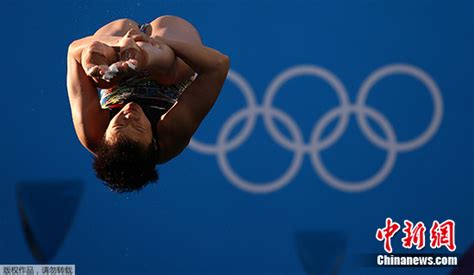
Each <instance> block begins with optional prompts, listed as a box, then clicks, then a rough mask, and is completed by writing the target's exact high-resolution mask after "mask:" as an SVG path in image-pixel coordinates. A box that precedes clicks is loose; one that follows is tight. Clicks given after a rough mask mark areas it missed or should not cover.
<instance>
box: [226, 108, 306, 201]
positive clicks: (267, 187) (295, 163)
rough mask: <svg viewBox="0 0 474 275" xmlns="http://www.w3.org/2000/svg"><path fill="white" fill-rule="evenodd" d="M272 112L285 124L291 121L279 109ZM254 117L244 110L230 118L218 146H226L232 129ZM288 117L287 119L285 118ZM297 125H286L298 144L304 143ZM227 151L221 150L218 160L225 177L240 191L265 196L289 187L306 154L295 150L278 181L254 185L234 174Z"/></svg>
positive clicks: (259, 110) (259, 111)
mask: <svg viewBox="0 0 474 275" xmlns="http://www.w3.org/2000/svg"><path fill="white" fill-rule="evenodd" d="M271 112H272V113H273V114H272V115H273V116H275V117H276V118H278V119H280V120H281V121H282V122H283V123H288V121H290V120H291V119H290V118H289V117H287V115H286V114H285V113H283V112H281V111H279V110H277V109H272V110H271ZM258 113H259V114H261V113H262V110H261V109H258ZM251 115H253V114H252V113H250V111H249V109H242V110H240V111H238V112H237V113H236V114H235V115H234V116H232V118H230V119H229V120H228V121H227V122H226V123H225V124H224V126H223V127H222V130H221V131H220V132H219V136H218V138H217V143H218V144H225V142H226V139H227V137H228V136H229V134H230V131H231V130H232V128H233V127H234V126H235V125H236V124H237V123H238V122H239V121H240V120H242V119H244V118H245V117H248V116H251ZM285 116H286V117H285ZM295 125H296V124H291V123H290V124H288V125H286V126H287V127H288V129H289V130H290V133H291V135H292V136H293V138H294V139H296V140H297V142H300V143H302V142H303V141H302V140H301V138H302V137H301V135H299V133H298V129H297V128H296V127H295ZM226 153H227V152H226V151H224V150H220V151H218V153H217V160H218V163H219V166H220V167H221V169H222V172H223V173H224V175H225V176H226V177H227V179H229V180H230V182H231V183H232V184H234V185H235V186H236V187H238V188H239V189H242V190H245V191H247V192H250V193H255V194H263V193H270V192H274V191H276V190H278V189H280V188H282V187H283V186H285V185H287V184H288V183H289V182H290V181H291V180H292V179H293V178H294V177H295V175H296V174H297V173H298V171H299V169H300V167H301V164H302V162H303V156H304V153H303V151H301V150H295V151H294V154H293V159H292V161H291V164H290V166H289V168H288V169H287V170H286V172H285V173H284V174H283V175H282V176H281V177H280V178H278V179H277V180H273V181H270V182H262V183H253V182H250V181H248V180H246V179H243V178H242V177H240V176H239V175H237V173H235V172H234V170H233V169H232V168H231V165H230V164H229V160H228V159H227V155H226Z"/></svg>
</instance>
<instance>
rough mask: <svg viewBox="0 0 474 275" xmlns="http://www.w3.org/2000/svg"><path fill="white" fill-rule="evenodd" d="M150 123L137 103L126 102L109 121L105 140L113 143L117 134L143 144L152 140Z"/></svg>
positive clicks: (147, 143)
mask: <svg viewBox="0 0 474 275" xmlns="http://www.w3.org/2000/svg"><path fill="white" fill-rule="evenodd" d="M151 127H152V126H151V123H150V121H149V120H148V118H147V117H146V115H145V113H144V112H143V109H142V108H141V107H140V105H138V104H137V103H134V102H130V103H127V104H126V105H125V106H124V107H123V108H122V109H121V110H120V111H119V112H118V113H117V114H116V115H115V116H114V117H113V118H112V120H111V121H110V123H109V126H108V127H107V130H106V131H105V140H106V141H107V142H110V143H114V142H115V141H116V140H117V138H118V137H119V136H122V137H124V138H126V139H130V140H133V141H136V142H138V143H140V144H143V145H144V146H148V145H149V144H151V142H152V137H153V133H152V129H151Z"/></svg>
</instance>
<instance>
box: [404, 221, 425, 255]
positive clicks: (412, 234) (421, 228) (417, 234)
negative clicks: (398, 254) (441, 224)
mask: <svg viewBox="0 0 474 275" xmlns="http://www.w3.org/2000/svg"><path fill="white" fill-rule="evenodd" d="M404 224H405V227H404V228H403V230H402V231H403V232H404V233H405V237H404V238H403V239H402V245H403V247H404V248H407V249H410V248H411V247H412V246H413V245H416V249H418V250H420V249H423V247H425V231H426V227H425V225H424V224H423V222H418V223H416V225H415V226H413V223H412V222H411V221H409V220H405V222H404Z"/></svg>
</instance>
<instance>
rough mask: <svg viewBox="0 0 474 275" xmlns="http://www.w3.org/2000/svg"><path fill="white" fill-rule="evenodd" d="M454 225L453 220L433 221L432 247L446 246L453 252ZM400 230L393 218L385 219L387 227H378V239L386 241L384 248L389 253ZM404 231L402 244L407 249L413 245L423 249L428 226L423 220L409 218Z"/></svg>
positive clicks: (405, 222) (454, 246)
mask: <svg viewBox="0 0 474 275" xmlns="http://www.w3.org/2000/svg"><path fill="white" fill-rule="evenodd" d="M454 227H455V223H454V221H453V220H446V221H444V222H442V223H439V222H438V221H436V220H435V221H433V225H432V226H431V228H430V231H429V232H430V246H431V248H432V249H438V248H441V247H443V246H444V247H446V248H447V249H448V250H449V251H451V252H453V251H455V250H456V244H455V238H454V234H455V232H454ZM398 230H400V224H398V223H397V222H394V221H393V220H392V219H391V218H387V219H385V227H384V228H378V229H377V233H376V234H375V237H376V239H377V240H378V241H383V242H384V249H385V251H386V252H387V253H392V251H393V249H392V242H391V241H392V238H393V237H394V236H395V234H396V233H397V232H398ZM402 232H403V233H405V236H404V237H403V238H402V246H403V247H404V248H406V249H411V248H412V247H413V246H415V247H416V249H417V250H421V249H423V248H424V247H425V232H426V227H425V225H424V223H423V222H417V223H416V224H413V222H411V221H409V220H405V221H404V227H403V229H402Z"/></svg>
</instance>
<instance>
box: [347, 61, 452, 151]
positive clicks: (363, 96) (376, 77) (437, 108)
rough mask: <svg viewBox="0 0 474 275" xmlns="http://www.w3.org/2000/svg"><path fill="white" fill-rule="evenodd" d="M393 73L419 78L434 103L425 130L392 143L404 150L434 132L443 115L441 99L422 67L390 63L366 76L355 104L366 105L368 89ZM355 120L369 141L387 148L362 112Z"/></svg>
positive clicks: (420, 143) (421, 142)
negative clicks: (406, 139)
mask: <svg viewBox="0 0 474 275" xmlns="http://www.w3.org/2000/svg"><path fill="white" fill-rule="evenodd" d="M393 74H406V75H409V76H412V77H414V78H416V79H418V80H420V81H421V82H422V83H423V84H424V85H425V86H426V88H428V91H429V92H430V94H431V97H432V99H433V103H434V111H433V117H432V119H431V122H430V124H429V125H428V127H427V128H426V130H425V132H424V133H422V134H421V135H419V136H418V137H417V138H414V139H412V140H409V141H404V142H399V143H397V144H393V146H395V148H396V150H397V151H400V152H406V151H411V150H414V149H416V148H418V147H421V146H423V145H424V144H425V143H426V142H428V141H429V140H430V139H431V138H432V137H433V135H434V134H435V133H436V131H437V130H438V128H439V125H440V124H441V119H442V117H443V99H442V96H441V91H440V89H439V87H438V85H436V83H435V82H434V80H433V79H432V78H431V77H430V76H429V75H428V74H427V73H425V72H424V71H423V70H422V69H420V68H417V67H415V66H412V65H406V64H392V65H387V66H384V67H382V68H379V69H378V70H376V71H374V72H373V73H372V74H371V75H370V76H369V77H367V79H366V80H365V81H364V83H363V84H362V86H361V88H360V90H359V96H358V97H357V103H356V104H357V105H358V106H366V105H365V103H366V100H367V96H368V94H369V91H370V89H371V88H372V87H373V86H374V85H375V84H376V83H377V82H378V81H380V80H381V79H383V78H384V77H387V76H388V75H393ZM357 122H358V123H359V125H360V127H361V129H362V132H363V133H364V134H365V135H366V137H367V138H368V139H369V140H370V141H371V142H373V143H374V144H375V145H377V146H378V147H380V148H383V149H387V148H388V146H389V145H388V144H386V142H385V141H384V140H383V139H382V138H380V137H379V136H378V135H377V134H376V133H375V132H374V131H373V130H372V128H370V126H369V124H368V123H367V120H366V119H365V116H364V114H363V113H358V114H357Z"/></svg>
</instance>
